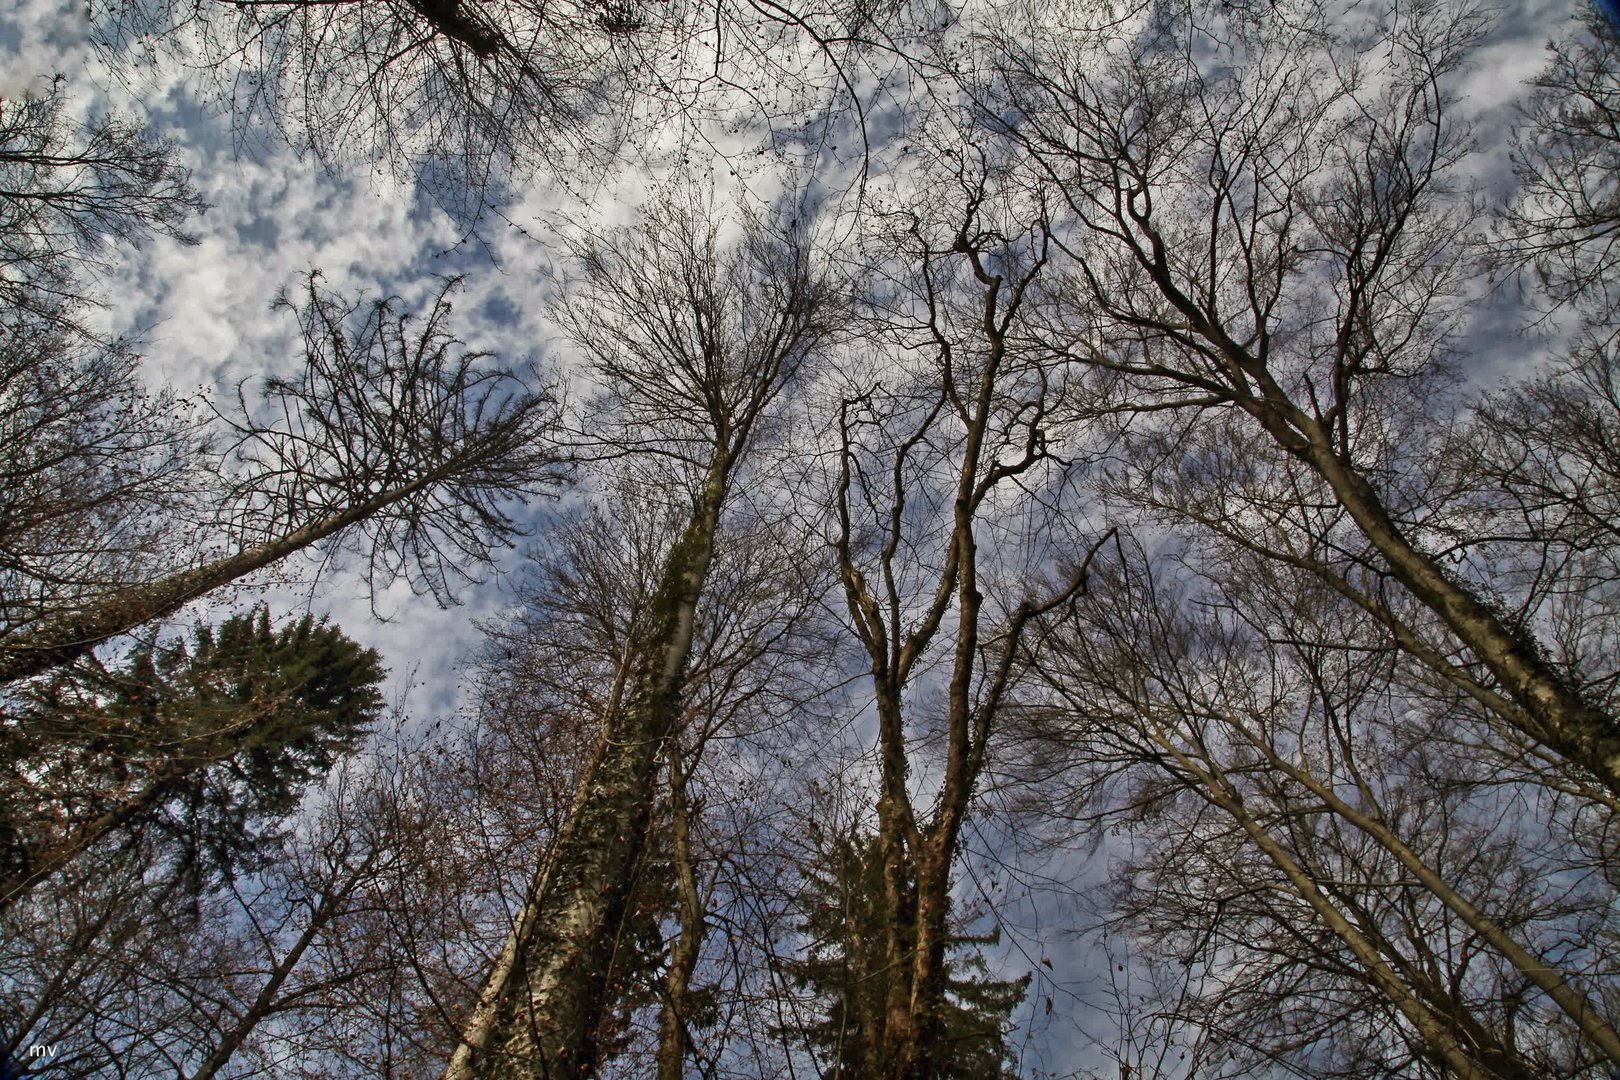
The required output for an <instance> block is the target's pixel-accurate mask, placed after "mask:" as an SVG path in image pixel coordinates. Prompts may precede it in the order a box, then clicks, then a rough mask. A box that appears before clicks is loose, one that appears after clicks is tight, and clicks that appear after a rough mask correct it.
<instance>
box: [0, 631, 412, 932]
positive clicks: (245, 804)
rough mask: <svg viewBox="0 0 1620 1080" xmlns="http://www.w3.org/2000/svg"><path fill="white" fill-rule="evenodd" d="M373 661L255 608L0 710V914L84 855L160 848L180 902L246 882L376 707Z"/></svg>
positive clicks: (135, 651) (333, 638) (336, 634)
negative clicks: (232, 879)
mask: <svg viewBox="0 0 1620 1080" xmlns="http://www.w3.org/2000/svg"><path fill="white" fill-rule="evenodd" d="M384 674H385V672H384V669H383V667H382V663H381V660H380V658H379V657H378V655H377V653H376V652H375V651H374V650H372V649H367V648H364V647H362V646H360V645H359V644H357V643H355V642H354V641H352V640H350V639H349V638H348V637H346V636H345V635H344V634H343V632H342V631H341V630H339V629H338V628H337V627H335V626H332V625H330V624H328V623H327V622H326V621H325V620H324V619H322V620H316V619H315V618H314V617H313V616H310V615H305V616H304V617H303V618H301V619H297V620H292V621H289V622H287V623H285V624H284V625H282V626H281V627H280V628H279V629H275V628H272V626H271V622H270V614H269V611H268V610H267V609H265V608H263V607H261V608H259V609H258V610H256V611H254V612H251V613H249V614H245V615H237V616H233V617H231V618H229V619H226V620H225V621H224V622H222V623H221V624H220V625H219V626H218V627H217V628H212V627H208V626H203V625H199V626H197V627H196V628H195V629H194V630H193V632H192V634H191V636H190V639H189V641H188V640H185V639H177V640H172V641H167V642H157V641H147V642H144V643H140V644H138V645H136V646H135V647H134V648H132V649H131V650H130V651H129V652H128V653H127V655H126V656H125V657H124V659H123V662H122V663H121V664H120V665H118V666H108V665H104V664H100V663H95V662H85V663H81V664H79V665H76V666H74V667H72V668H66V669H59V670H58V671H57V672H54V673H52V675H51V677H49V678H48V679H43V680H37V681H35V682H33V683H30V684H27V685H25V686H23V687H20V688H15V689H13V690H12V691H11V692H10V694H9V699H8V700H5V701H0V761H5V762H7V763H8V765H7V767H6V769H5V773H4V775H3V776H0V848H3V857H4V864H3V867H0V904H7V903H9V902H11V901H12V900H14V899H15V898H16V897H17V896H19V895H21V893H22V892H23V891H24V890H25V889H26V888H28V887H29V886H31V885H32V884H34V883H35V882H37V881H39V880H41V879H42V878H43V877H44V876H46V875H48V874H49V873H51V872H53V871H54V870H55V869H57V868H59V867H61V866H63V865H66V863H68V862H69V861H71V860H72V859H73V858H75V857H77V856H78V855H80V854H82V853H83V852H84V851H86V850H88V849H89V848H90V847H91V846H92V845H94V844H96V843H98V842H100V841H102V840H104V839H105V838H110V837H111V836H114V835H117V836H121V837H122V838H123V840H124V842H127V843H133V842H136V841H137V840H138V839H144V840H147V841H150V842H155V843H158V844H160V845H162V846H163V848H164V850H165V854H166V856H167V862H168V865H169V866H170V868H171V869H172V871H173V872H174V873H175V874H177V875H178V876H179V877H180V878H181V879H182V880H184V881H185V882H187V883H188V884H189V885H190V886H191V887H192V888H199V887H201V886H202V885H203V884H204V883H205V882H206V881H208V880H210V879H217V878H219V877H229V876H231V875H232V874H234V873H235V872H237V871H238V870H241V869H244V868H248V867H251V866H252V865H253V864H254V863H255V861H256V860H257V859H258V857H259V856H260V855H261V854H263V852H264V851H265V849H266V847H267V845H268V844H269V843H270V842H272V841H273V839H274V838H275V836H276V823H277V822H278V821H279V820H280V819H281V818H283V817H284V816H285V815H287V814H288V813H290V812H291V811H292V810H293V809H294V807H295V806H296V805H297V802H298V800H299V798H300V797H301V796H302V794H303V792H304V790H305V788H306V787H307V786H308V785H309V784H310V783H311V782H313V781H315V780H317V779H318V778H319V777H321V776H323V775H324V774H325V773H326V772H327V770H329V769H330V768H331V767H332V766H333V765H334V764H336V763H337V761H338V760H340V759H341V758H342V757H344V756H345V755H347V754H350V753H352V752H353V751H354V750H355V749H356V748H357V747H358V745H359V743H360V740H361V739H362V737H363V736H364V735H365V733H366V731H367V730H368V729H369V727H370V726H371V725H372V723H373V722H374V721H375V720H376V719H377V717H378V715H379V714H380V712H381V710H382V707H383V698H382V694H381V692H380V691H379V689H378V686H379V684H380V683H381V681H382V679H383V677H384Z"/></svg>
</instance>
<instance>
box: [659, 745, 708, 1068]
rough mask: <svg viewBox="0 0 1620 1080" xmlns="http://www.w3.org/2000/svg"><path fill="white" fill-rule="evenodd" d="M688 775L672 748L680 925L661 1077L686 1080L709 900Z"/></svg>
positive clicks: (668, 987) (665, 1013)
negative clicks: (693, 993) (692, 999)
mask: <svg viewBox="0 0 1620 1080" xmlns="http://www.w3.org/2000/svg"><path fill="white" fill-rule="evenodd" d="M686 781H687V775H686V768H685V762H684V761H683V760H682V756H681V753H680V750H679V748H678V747H677V746H676V744H675V743H674V742H673V741H672V742H671V744H670V750H669V792H670V796H669V797H670V843H671V847H672V851H671V853H670V854H671V856H672V858H673V861H674V864H675V887H676V892H677V893H678V895H679V897H680V929H679V930H678V931H677V932H676V934H675V940H674V941H673V942H672V943H671V944H670V947H669V970H668V971H667V972H666V973H665V976H664V1001H663V1005H662V1007H661V1008H660V1009H659V1013H658V1055H657V1061H658V1080H682V1078H683V1077H684V1076H685V1075H686V1055H687V1053H688V1052H689V1051H690V1049H691V1048H690V1046H689V1044H688V1039H687V1026H686V1024H687V1019H688V1017H689V1016H690V1015H691V1009H690V1007H689V1004H688V997H687V992H688V991H689V990H690V988H691V985H692V974H693V973H694V972H695V971H696V970H697V962H698V952H699V950H700V949H701V948H702V946H703V928H704V907H705V905H704V900H703V894H702V892H701V890H699V888H698V881H697V866H696V864H695V863H694V862H693V855H692V821H691V816H692V814H691V807H690V806H689V805H688V803H687V785H686Z"/></svg>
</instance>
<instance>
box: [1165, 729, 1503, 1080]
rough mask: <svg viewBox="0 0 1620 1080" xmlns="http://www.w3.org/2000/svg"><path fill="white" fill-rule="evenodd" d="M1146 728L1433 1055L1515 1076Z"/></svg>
mask: <svg viewBox="0 0 1620 1080" xmlns="http://www.w3.org/2000/svg"><path fill="white" fill-rule="evenodd" d="M1148 734H1149V735H1150V736H1151V737H1152V739H1153V741H1154V742H1156V743H1158V744H1159V746H1161V747H1162V748H1163V749H1164V750H1165V752H1166V753H1167V754H1168V755H1169V757H1171V758H1172V759H1174V761H1175V762H1176V764H1177V765H1178V766H1179V767H1180V768H1181V769H1182V770H1184V771H1185V772H1186V773H1187V774H1188V775H1189V776H1191V777H1193V778H1195V779H1196V781H1197V782H1198V785H1199V787H1198V788H1197V789H1196V790H1198V792H1199V794H1200V795H1202V796H1203V797H1204V798H1205V799H1207V800H1208V801H1209V802H1211V803H1213V804H1214V805H1216V806H1217V807H1219V808H1220V809H1221V810H1223V811H1225V812H1226V813H1227V814H1228V815H1230V816H1231V818H1232V820H1233V821H1235V822H1237V824H1238V826H1239V827H1240V828H1241V829H1242V830H1243V831H1244V832H1245V833H1246V834H1248V836H1249V839H1250V840H1252V841H1253V842H1254V844H1255V846H1256V847H1258V848H1259V849H1260V851H1261V852H1262V853H1263V854H1264V855H1265V856H1266V858H1267V859H1269V860H1270V861H1271V863H1272V865H1274V866H1276V867H1277V869H1279V870H1280V871H1282V873H1283V876H1284V877H1286V878H1287V879H1288V883H1289V886H1290V887H1291V888H1292V889H1293V890H1294V892H1295V893H1296V894H1297V895H1298V896H1299V897H1300V898H1301V899H1302V900H1304V901H1305V902H1306V903H1307V904H1309V905H1310V907H1311V909H1312V910H1313V911H1315V912H1316V914H1317V917H1318V918H1320V919H1321V920H1322V922H1323V925H1325V926H1326V927H1327V928H1328V930H1330V931H1331V932H1332V933H1333V935H1334V936H1335V937H1337V938H1338V939H1339V940H1340V941H1342V942H1344V944H1345V946H1346V947H1347V948H1348V949H1349V950H1350V952H1351V954H1352V955H1353V956H1354V957H1355V958H1356V961H1357V963H1359V964H1360V965H1361V967H1362V970H1363V971H1365V972H1366V975H1367V981H1368V982H1369V983H1370V984H1371V985H1372V986H1374V987H1375V988H1377V990H1378V991H1379V992H1381V993H1382V994H1383V995H1384V996H1385V998H1387V999H1388V1000H1389V1002H1390V1003H1391V1004H1392V1005H1394V1006H1395V1008H1396V1010H1397V1011H1398V1012H1399V1013H1400V1014H1401V1015H1402V1016H1404V1017H1405V1018H1406V1020H1407V1022H1409V1023H1410V1024H1411V1025H1412V1027H1413V1028H1414V1029H1415V1030H1416V1032H1417V1034H1418V1035H1419V1036H1420V1037H1421V1038H1422V1039H1423V1041H1424V1042H1425V1043H1427V1044H1428V1045H1429V1046H1430V1047H1432V1048H1433V1050H1434V1053H1435V1055H1436V1057H1437V1058H1438V1059H1439V1060H1440V1061H1441V1062H1443V1063H1444V1065H1445V1066H1446V1067H1447V1068H1449V1069H1450V1070H1451V1071H1452V1072H1453V1073H1454V1074H1455V1075H1456V1076H1457V1077H1458V1078H1459V1080H1518V1078H1519V1075H1520V1074H1518V1073H1517V1072H1509V1073H1504V1072H1501V1071H1498V1070H1494V1069H1491V1068H1488V1067H1487V1066H1485V1065H1484V1064H1482V1063H1481V1062H1479V1061H1478V1060H1476V1059H1475V1057H1474V1056H1473V1055H1472V1054H1470V1053H1469V1052H1468V1050H1467V1049H1465V1048H1464V1047H1463V1045H1462V1044H1461V1043H1460V1042H1459V1041H1458V1040H1457V1038H1456V1036H1455V1035H1454V1034H1453V1033H1452V1025H1451V1024H1448V1023H1447V1022H1446V1020H1445V1018H1443V1017H1441V1016H1439V1015H1437V1014H1436V1013H1435V1012H1434V1011H1433V1010H1432V1009H1431V1008H1429V1006H1428V1005H1426V1004H1425V1003H1424V1002H1423V1001H1422V1000H1421V999H1420V998H1419V997H1418V996H1417V995H1416V994H1415V993H1413V991H1412V989H1411V987H1409V986H1408V985H1407V983H1406V982H1405V980H1403V979H1402V978H1401V976H1400V975H1399V974H1397V973H1396V972H1395V971H1394V970H1393V969H1392V968H1391V967H1390V966H1389V964H1388V963H1387V962H1386V961H1385V959H1384V957H1383V955H1382V954H1381V953H1380V951H1379V949H1378V946H1377V945H1376V944H1375V943H1373V942H1372V941H1371V940H1369V939H1368V938H1367V936H1366V935H1365V934H1363V933H1362V932H1361V931H1360V930H1359V929H1357V928H1356V926H1355V924H1354V923H1352V922H1351V921H1350V920H1349V919H1348V918H1346V917H1345V915H1344V913H1343V912H1342V911H1340V910H1339V908H1338V906H1337V905H1336V904H1334V903H1333V902H1332V900H1330V899H1329V898H1328V897H1327V896H1326V895H1325V894H1324V893H1323V892H1322V890H1321V889H1320V888H1319V887H1318V886H1317V883H1316V881H1315V880H1314V879H1313V878H1312V877H1311V875H1310V872H1309V871H1307V870H1306V869H1305V868H1304V867H1302V866H1300V865H1299V863H1298V862H1296V861H1295V860H1294V858H1293V857H1292V856H1291V855H1290V854H1289V853H1288V851H1287V850H1286V849H1285V848H1284V847H1283V846H1282V845H1281V844H1280V843H1278V841H1277V839H1276V837H1274V836H1272V835H1271V833H1270V832H1269V831H1267V829H1266V828H1265V827H1264V826H1263V825H1261V823H1260V822H1259V821H1257V820H1255V818H1254V816H1253V815H1251V814H1250V813H1249V812H1248V810H1247V808H1245V807H1244V805H1243V801H1242V798H1241V797H1240V796H1239V795H1238V793H1237V792H1236V791H1235V790H1233V789H1232V788H1231V786H1230V785H1229V783H1228V782H1227V781H1226V779H1225V778H1224V777H1223V776H1221V775H1220V773H1219V771H1218V770H1217V769H1216V768H1215V767H1214V765H1213V763H1211V767H1210V768H1209V769H1205V768H1202V767H1200V766H1199V765H1198V764H1197V763H1196V762H1194V761H1193V760H1192V759H1191V758H1189V757H1188V756H1187V754H1186V753H1185V752H1183V751H1182V750H1181V749H1180V748H1179V747H1178V746H1176V745H1175V743H1174V742H1173V741H1172V740H1171V739H1169V738H1168V737H1166V736H1165V735H1164V734H1163V733H1162V732H1159V731H1157V730H1150V731H1149V732H1148Z"/></svg>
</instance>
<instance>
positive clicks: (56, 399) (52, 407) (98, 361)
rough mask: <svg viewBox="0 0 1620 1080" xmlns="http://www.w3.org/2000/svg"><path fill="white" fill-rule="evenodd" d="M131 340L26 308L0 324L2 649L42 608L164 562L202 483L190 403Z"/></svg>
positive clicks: (70, 601) (141, 575) (58, 607)
mask: <svg viewBox="0 0 1620 1080" xmlns="http://www.w3.org/2000/svg"><path fill="white" fill-rule="evenodd" d="M138 361H139V358H138V357H137V356H136V355H135V354H134V352H133V351H132V350H130V349H129V348H128V347H127V346H121V345H102V344H96V343H93V342H90V341H88V340H86V339H85V338H83V337H82V336H80V335H77V334H75V333H72V332H71V331H69V330H67V329H65V328H63V327H61V326H53V325H50V324H41V323H40V322H39V321H37V320H32V319H28V318H26V317H24V318H19V319H17V320H15V321H12V322H10V323H8V324H7V325H6V327H5V332H4V333H3V334H0V650H3V649H4V648H5V647H6V646H7V645H9V644H10V642H11V641H13V640H15V639H16V637H17V636H19V635H22V634H25V633H27V632H28V630H29V629H30V628H31V627H33V626H35V625H37V624H38V623H39V622H40V621H41V620H43V619H45V618H47V617H48V616H49V615H50V614H53V613H59V612H61V611H62V610H64V609H71V608H77V607H80V606H82V605H84V604H86V603H88V602H93V601H94V600H95V599H96V598H98V597H100V596H102V595H105V594H106V593H107V592H109V591H116V590H118V589H120V588H126V587H131V586H134V585H136V584H138V583H140V582H143V581H147V580H150V579H151V578H152V577H154V576H160V575H161V574H163V573H165V572H168V571H171V570H172V569H173V568H174V567H173V556H172V555H171V554H170V551H171V549H172V548H176V547H181V546H182V544H181V543H180V538H179V537H177V536H176V535H175V533H176V531H177V530H178V529H180V528H181V527H182V526H183V525H184V523H185V522H186V521H188V520H192V519H194V516H195V514H196V511H197V506H196V496H197V494H198V493H199V492H200V491H201V490H202V489H204V488H205V487H206V486H207V485H206V484H205V482H204V476H205V473H204V470H203V466H204V465H205V464H206V463H207V460H208V458H207V455H206V454H199V453H198V452H197V448H196V444H197V442H198V441H199V440H200V439H201V438H202V434H203V429H204V425H203V424H202V423H201V422H200V421H199V419H198V417H197V415H196V413H197V406H196V403H195V402H190V401H185V400H182V399H179V398H176V397H175V396H174V395H172V394H164V393H160V394H156V395H153V394H148V393H146V392H145V391H144V390H143V389H142V387H141V384H140V375H139V370H138Z"/></svg>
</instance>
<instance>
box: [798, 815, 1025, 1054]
mask: <svg viewBox="0 0 1620 1080" xmlns="http://www.w3.org/2000/svg"><path fill="white" fill-rule="evenodd" d="M818 840H819V847H820V852H819V856H820V859H821V862H820V865H818V866H815V867H813V868H811V869H810V871H809V872H808V873H807V874H806V878H805V889H804V892H803V894H802V896H801V904H802V912H803V916H804V921H803V922H802V923H801V924H800V927H799V930H800V932H801V933H803V934H805V935H806V936H807V937H808V938H809V939H810V944H809V947H808V948H807V949H806V950H805V954H804V957H803V959H799V960H793V961H789V962H788V963H787V964H786V965H785V966H786V969H787V974H788V976H789V978H790V979H791V980H792V981H793V983H794V984H795V985H796V986H797V987H798V988H800V989H802V990H809V991H811V992H812V993H813V994H815V995H816V997H817V998H819V999H822V1000H824V1001H825V1002H826V1003H827V1006H826V1014H825V1016H824V1017H822V1018H820V1019H818V1020H815V1021H813V1022H811V1023H809V1024H807V1025H804V1026H803V1027H802V1028H800V1029H799V1034H801V1035H802V1037H803V1038H804V1039H805V1040H806V1042H808V1043H809V1045H810V1047H811V1049H812V1050H814V1051H815V1052H816V1053H817V1056H818V1057H819V1058H820V1059H821V1060H822V1061H824V1062H825V1063H826V1064H825V1065H824V1066H823V1069H822V1074H821V1075H822V1076H823V1077H824V1078H825V1080H866V1078H868V1077H874V1076H881V1075H882V1074H883V1071H884V1068H885V1065H886V1062H885V1059H884V1052H885V1051H884V1032H883V1026H884V1001H885V998H886V996H887V994H888V989H889V979H890V978H891V973H890V971H889V970H888V965H887V964H886V962H885V958H884V955H883V948H884V940H885V939H884V929H883V928H884V925H885V920H887V919H889V918H890V915H889V913H888V912H887V907H888V905H889V901H888V899H887V897H886V896H885V890H884V882H883V864H882V859H881V858H880V856H879V852H878V845H877V838H876V837H873V836H865V835H859V834H854V833H846V834H840V835H837V836H833V837H826V836H819V837H818ZM910 887H913V886H912V885H911V883H908V888H910ZM961 921H962V920H960V919H958V923H960V922H961ZM959 928H960V927H959ZM1000 937H1001V935H1000V932H999V931H993V932H991V933H989V934H982V935H969V934H958V935H956V936H953V937H952V938H951V940H950V951H951V956H950V958H949V959H948V960H947V961H946V965H945V973H946V974H945V985H946V1004H945V1011H944V1015H943V1016H942V1017H941V1023H940V1028H939V1032H938V1038H937V1040H936V1041H935V1051H936V1054H937V1057H936V1059H935V1061H934V1069H935V1072H934V1075H936V1076H938V1077H940V1078H941V1080H1002V1078H1003V1077H1008V1076H1011V1075H1012V1074H1011V1072H1010V1071H1009V1070H1008V1064H1009V1059H1010V1055H1009V1053H1008V1050H1007V1045H1006V1042H1005V1034H1006V1030H1007V1027H1008V1023H1009V1018H1010V1017H1011V1015H1012V1012H1013V1010H1014V1009H1016V1008H1017V1007H1018V1005H1019V1004H1020V1003H1021V1002H1022V1001H1023V1000H1024V994H1025V991H1026V990H1027V988H1028V986H1029V979H1030V977H1029V975H1027V974H1026V975H1024V976H1023V977H1022V978H1018V979H996V978H992V977H991V975H990V972H989V969H988V967H987V966H986V964H985V962H984V958H983V956H982V955H981V953H980V947H981V946H985V945H995V944H996V943H997V942H998V941H999V940H1000Z"/></svg>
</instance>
